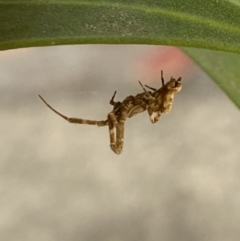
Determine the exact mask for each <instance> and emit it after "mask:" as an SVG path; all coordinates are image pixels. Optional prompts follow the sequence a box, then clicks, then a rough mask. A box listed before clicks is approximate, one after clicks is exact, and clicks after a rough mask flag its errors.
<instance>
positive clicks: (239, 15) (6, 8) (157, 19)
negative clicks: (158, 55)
mask: <svg viewBox="0 0 240 241" xmlns="http://www.w3.org/2000/svg"><path fill="white" fill-rule="evenodd" d="M239 19H240V8H239V7H238V6H237V5H234V4H232V3H229V2H225V1H217V0H194V1H192V0H161V1H159V0H108V1H105V0H98V1H97V0H95V1H92V0H88V1H81V0H70V1H68V0H61V1H57V0H56V1H52V0H45V1H39V0H29V1H24V0H18V1H12V0H2V1H1V2H0V50H5V49H12V48H20V47H30V46H46V45H60V44H80V43H87V44H89V43H105V44H162V45H175V46H188V47H197V48H208V49H216V50H223V51H230V52H236V53H240V43H239V42H240V41H239V39H240V21H239Z"/></svg>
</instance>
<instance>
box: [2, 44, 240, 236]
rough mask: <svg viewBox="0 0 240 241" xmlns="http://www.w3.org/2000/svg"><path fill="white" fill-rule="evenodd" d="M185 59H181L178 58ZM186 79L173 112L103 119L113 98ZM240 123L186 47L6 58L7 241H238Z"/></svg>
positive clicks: (8, 54) (6, 54) (90, 49)
mask: <svg viewBox="0 0 240 241" xmlns="http://www.w3.org/2000/svg"><path fill="white" fill-rule="evenodd" d="M179 56H180V57H179ZM161 69H163V70H164V76H165V79H166V80H168V79H169V78H170V77H171V76H174V77H179V76H182V78H183V89H182V91H181V92H179V93H178V94H176V98H175V102H174V106H173V109H172V112H171V113H170V114H168V115H163V116H162V118H161V120H160V121H159V122H158V123H156V124H154V125H152V124H151V123H150V121H149V117H148V115H147V113H142V114H140V115H138V116H136V117H134V118H132V119H128V120H127V121H126V126H125V145H124V149H123V153H122V154H121V155H120V156H118V155H115V154H114V153H113V152H112V151H111V149H110V147H109V134H108V128H107V127H101V128H100V127H95V126H88V125H74V124H69V123H68V122H66V121H65V120H63V119H61V118H60V117H59V116H57V115H56V114H54V113H53V112H51V111H50V110H49V109H48V108H47V107H46V106H45V105H44V104H43V103H42V102H41V100H40V99H39V98H38V94H41V95H42V96H43V97H44V98H45V99H46V100H47V101H48V102H49V103H50V104H51V105H52V106H53V107H55V108H56V109H57V110H59V111H60V112H62V113H63V114H65V115H67V116H72V117H82V118H88V119H93V120H104V119H106V116H107V114H108V113H109V112H110V111H111V109H112V107H111V106H110V105H109V100H110V98H111V96H112V94H113V92H114V91H115V90H117V91H118V92H117V96H116V99H117V100H122V99H123V98H124V97H126V96H127V95H130V94H132V95H133V94H137V93H139V92H141V88H140V86H139V84H138V83H137V81H138V80H141V81H142V82H143V83H145V84H148V85H151V86H154V87H158V86H160V81H159V77H160V70H161ZM239 123H240V115H239V110H238V109H237V108H236V107H235V106H234V105H233V103H231V101H230V100H229V99H228V98H227V97H226V96H225V94H224V93H223V92H222V91H221V90H220V89H219V88H218V87H217V86H216V85H215V84H214V83H213V82H212V81H211V80H210V79H209V78H208V77H207V76H206V75H205V74H204V73H203V72H202V71H201V70H200V69H199V68H198V67H197V66H195V65H194V64H193V63H192V62H191V60H189V59H187V58H186V57H184V55H183V54H181V53H180V50H178V49H175V48H167V47H156V46H114V45H112V46H104V45H99V46H98V45H86V46H84V45H82V46H59V47H44V48H29V49H17V50H11V51H3V52H0V148H1V151H0V240H3V241H15V240H17V241H28V240H34V241H35V240H36V241H38V240H39V241H40V240H41V241H42V240H44V241H55V240H56V241H57V240H58V241H59V240H69V241H76V240H89V241H91V240H106V241H133V240H138V241H141V240H142V241H144V240H149V241H155V240H166V241H175V240H178V241H181V240H184V241H187V240H195V241H198V240H199V241H200V240H201V241H202V240H218V241H226V240H240V211H239V210H240V175H239V174H240V162H239V160H240V158H239V157H240V148H239V140H240V139H239V138H240V132H239V130H240V127H239Z"/></svg>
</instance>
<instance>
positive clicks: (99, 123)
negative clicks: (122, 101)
mask: <svg viewBox="0 0 240 241" xmlns="http://www.w3.org/2000/svg"><path fill="white" fill-rule="evenodd" d="M39 98H40V99H41V100H42V101H43V102H44V104H45V105H46V106H47V107H48V108H49V109H51V110H52V111H53V112H55V113H56V114H57V115H59V116H61V117H62V118H63V119H65V120H66V121H68V122H70V123H75V124H88V125H97V126H106V125H108V120H104V121H95V120H86V119H80V118H75V117H67V116H65V115H63V114H61V113H60V112H58V111H57V110H55V109H54V108H53V107H52V106H50V105H49V104H48V103H47V102H46V101H45V100H44V99H43V98H42V96H41V95H39Z"/></svg>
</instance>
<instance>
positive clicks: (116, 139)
mask: <svg viewBox="0 0 240 241" xmlns="http://www.w3.org/2000/svg"><path fill="white" fill-rule="evenodd" d="M127 113H128V112H127V110H125V111H123V112H122V114H121V116H120V117H118V122H117V125H116V134H115V132H114V130H113V125H112V122H111V120H109V133H110V142H111V143H110V147H111V149H112V150H113V152H114V153H116V154H118V155H119V154H121V152H122V149H123V144H124V123H125V120H126V118H127ZM115 117H116V116H115Z"/></svg>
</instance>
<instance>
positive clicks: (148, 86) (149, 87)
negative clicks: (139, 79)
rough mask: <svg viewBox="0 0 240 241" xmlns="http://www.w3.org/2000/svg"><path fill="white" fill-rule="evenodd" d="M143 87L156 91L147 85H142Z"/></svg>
mask: <svg viewBox="0 0 240 241" xmlns="http://www.w3.org/2000/svg"><path fill="white" fill-rule="evenodd" d="M144 86H145V87H147V88H148V89H150V90H153V91H156V90H157V89H155V88H153V87H150V86H149V85H144Z"/></svg>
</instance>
